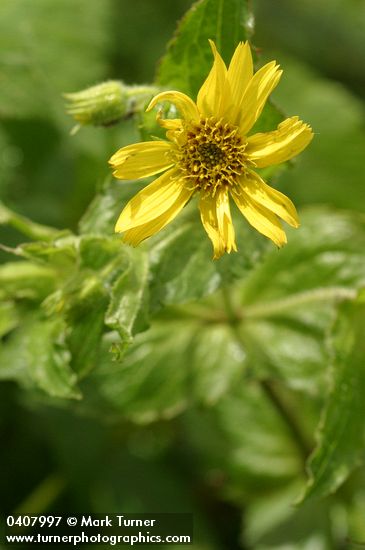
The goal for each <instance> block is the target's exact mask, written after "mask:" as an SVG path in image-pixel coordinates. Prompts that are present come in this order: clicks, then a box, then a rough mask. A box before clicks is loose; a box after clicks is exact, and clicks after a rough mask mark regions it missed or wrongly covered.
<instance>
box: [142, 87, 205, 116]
mask: <svg viewBox="0 0 365 550" xmlns="http://www.w3.org/2000/svg"><path fill="white" fill-rule="evenodd" d="M162 101H169V102H170V103H173V104H174V105H176V108H177V109H178V110H179V111H180V112H181V114H182V115H183V118H184V119H185V120H187V121H190V120H195V121H198V120H199V111H198V108H197V106H196V105H195V103H194V101H193V100H192V99H190V97H189V96H187V95H185V94H183V93H181V92H176V91H174V90H170V91H168V92H161V93H160V94H157V95H156V96H155V97H153V98H152V100H151V102H150V104H149V105H148V107H147V109H146V111H150V110H151V109H153V107H154V106H155V105H157V103H161V102H162Z"/></svg>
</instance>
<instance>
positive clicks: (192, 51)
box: [157, 0, 253, 97]
mask: <svg viewBox="0 0 365 550" xmlns="http://www.w3.org/2000/svg"><path fill="white" fill-rule="evenodd" d="M252 26H253V15H252V13H251V11H250V9H249V2H248V1H247V0H200V1H199V2H196V3H195V4H194V5H193V6H192V8H191V9H190V10H189V11H188V12H187V14H186V15H185V17H184V18H183V20H182V21H181V23H180V25H179V27H178V29H177V32H176V36H175V37H174V38H173V40H172V41H171V42H170V44H169V46H168V49H167V53H166V55H165V56H164V57H163V59H162V61H161V65H160V67H159V71H158V77H157V81H158V83H159V84H161V85H162V86H168V87H173V88H175V89H176V90H179V91H181V92H185V93H187V94H188V95H191V96H192V97H195V96H196V94H197V92H198V89H199V88H200V86H201V85H202V83H203V81H204V80H205V78H206V77H207V76H208V73H209V71H210V68H211V65H212V53H211V49H210V46H209V43H208V40H209V39H212V40H214V41H215V43H216V45H217V48H218V50H219V51H220V53H221V55H222V57H223V59H224V60H225V61H226V62H228V61H229V60H230V58H231V56H232V54H233V52H234V50H235V47H236V46H237V44H238V42H239V41H240V40H247V39H248V38H249V37H250V35H251V33H252Z"/></svg>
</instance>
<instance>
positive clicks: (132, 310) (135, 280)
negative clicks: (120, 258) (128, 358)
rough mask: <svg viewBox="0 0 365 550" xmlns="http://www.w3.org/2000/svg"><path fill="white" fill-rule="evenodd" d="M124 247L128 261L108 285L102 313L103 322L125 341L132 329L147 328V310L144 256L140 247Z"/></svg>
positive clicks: (132, 331) (145, 258)
mask: <svg viewBox="0 0 365 550" xmlns="http://www.w3.org/2000/svg"><path fill="white" fill-rule="evenodd" d="M128 251H129V254H128V256H129V264H128V266H127V267H126V268H125V270H124V271H123V272H122V273H121V274H120V276H119V277H118V278H117V279H116V281H115V283H114V285H113V287H112V290H111V298H110V304H109V307H108V310H107V312H106V316H105V323H106V324H107V325H108V326H109V327H111V328H113V329H115V330H117V331H118V332H119V334H120V335H121V338H122V341H123V342H126V343H129V342H131V340H132V336H133V335H134V334H135V333H136V332H139V331H140V330H143V329H145V328H147V310H148V301H147V297H148V294H147V282H148V257H147V255H146V254H145V252H144V251H143V250H136V249H135V250H133V249H128Z"/></svg>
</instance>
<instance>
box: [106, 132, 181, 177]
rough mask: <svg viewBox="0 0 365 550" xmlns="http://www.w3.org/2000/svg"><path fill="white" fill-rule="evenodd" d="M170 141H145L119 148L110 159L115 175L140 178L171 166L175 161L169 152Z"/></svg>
mask: <svg viewBox="0 0 365 550" xmlns="http://www.w3.org/2000/svg"><path fill="white" fill-rule="evenodd" d="M170 150H171V144H170V143H169V142H168V141H145V142H142V143H135V144H133V145H127V146H126V147H123V148H122V149H119V151H117V152H116V153H115V154H114V155H113V156H112V157H111V159H110V160H109V164H111V165H112V167H113V168H114V172H113V176H115V177H116V178H119V179H126V180H127V179H139V178H146V177H148V176H153V175H155V174H158V173H159V172H162V171H163V170H166V169H167V168H170V167H171V166H172V165H173V164H174V163H173V162H172V161H171V159H169V157H168V155H167V154H166V153H168V152H169V151H170Z"/></svg>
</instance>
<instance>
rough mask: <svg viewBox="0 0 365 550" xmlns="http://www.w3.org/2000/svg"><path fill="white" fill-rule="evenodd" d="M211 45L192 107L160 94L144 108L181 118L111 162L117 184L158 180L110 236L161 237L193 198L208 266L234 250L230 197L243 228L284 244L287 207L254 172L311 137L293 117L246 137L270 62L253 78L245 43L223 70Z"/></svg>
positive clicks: (274, 76)
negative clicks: (208, 248) (164, 105)
mask: <svg viewBox="0 0 365 550" xmlns="http://www.w3.org/2000/svg"><path fill="white" fill-rule="evenodd" d="M210 45H211V48H212V50H213V55H214V63H213V67H212V69H211V71H210V73H209V75H208V77H207V78H206V80H205V82H204V83H203V85H202V87H201V88H200V90H199V93H198V97H197V100H196V103H195V102H194V101H193V100H192V99H190V98H189V97H188V96H187V95H185V94H183V93H181V92H178V91H163V92H161V93H159V94H157V95H156V96H155V97H154V98H153V99H152V101H151V102H150V104H149V106H148V108H147V111H149V110H151V109H152V108H153V107H155V106H156V105H157V104H158V103H161V102H165V101H168V102H170V103H172V104H174V105H175V106H176V108H177V110H178V112H179V113H180V115H181V118H177V119H166V118H165V119H163V118H162V116H161V114H158V115H157V120H158V122H159V124H160V125H161V126H162V127H163V128H165V129H166V138H167V139H166V140H164V141H163V140H159V141H148V142H143V143H136V144H133V145H128V146H126V147H123V148H122V149H120V150H119V151H117V152H116V153H115V154H114V155H113V156H112V157H111V159H110V161H109V162H110V164H111V165H112V167H113V169H114V171H113V175H114V176H115V177H116V178H118V179H129V180H130V179H139V178H145V177H148V176H153V175H156V174H161V173H162V175H159V177H157V179H155V180H154V181H153V182H152V183H150V184H149V185H147V186H146V187H145V188H144V189H142V190H141V191H140V192H139V193H137V194H136V195H135V197H134V198H132V200H130V201H129V202H128V204H127V205H126V206H125V208H124V210H123V211H122V213H121V214H120V217H119V219H118V221H117V224H116V227H115V231H116V232H117V233H124V236H123V240H124V242H126V243H129V244H131V245H133V246H137V245H138V244H139V243H140V242H141V241H143V240H144V239H146V238H148V237H150V236H151V235H154V234H155V233H157V232H158V231H160V230H161V229H163V228H164V227H165V226H166V225H167V224H168V223H169V222H171V221H172V220H173V219H174V218H175V217H176V216H177V214H178V213H179V212H180V211H181V210H182V209H183V208H184V206H185V205H186V204H187V203H188V201H189V200H190V199H191V198H192V196H193V195H198V196H199V210H200V217H201V221H202V224H203V226H204V229H205V231H206V232H207V234H208V236H209V238H210V239H211V241H212V243H213V248H214V259H217V258H220V257H221V256H222V255H223V254H224V252H228V253H230V252H231V251H232V250H234V251H236V250H237V246H236V240H235V230H234V227H233V223H232V217H231V211H230V197H232V199H233V201H234V202H235V204H236V205H237V207H238V209H239V210H240V211H241V213H242V214H243V215H244V217H245V218H246V220H247V221H248V222H249V223H250V224H251V225H252V226H253V227H254V228H255V229H257V231H259V232H260V233H262V234H263V235H265V236H266V237H268V238H269V239H271V240H272V241H273V242H274V243H275V244H276V245H277V246H278V247H281V246H283V245H284V244H285V243H286V242H287V239H286V234H285V232H284V230H283V228H282V225H281V223H280V220H279V218H281V219H282V220H284V221H285V222H287V223H288V224H289V225H291V226H292V227H298V225H299V220H298V215H297V212H296V209H295V206H294V205H293V203H292V202H291V200H290V199H289V198H288V197H286V196H285V195H284V194H283V193H281V192H280V191H277V190H276V189H274V188H272V187H270V186H269V185H267V184H266V183H265V182H264V181H263V179H262V178H261V177H260V175H259V174H258V173H257V172H256V171H255V170H256V168H265V167H267V166H270V165H274V164H279V163H282V162H285V161H287V160H289V159H291V158H292V157H294V156H296V155H297V154H299V153H300V152H301V151H303V149H304V148H305V147H306V146H307V145H308V144H309V142H310V141H311V139H312V137H313V132H312V129H311V127H310V126H309V125H308V124H305V123H304V122H302V121H301V120H299V118H298V117H296V116H294V117H290V118H287V119H286V120H284V121H283V122H281V123H280V124H279V125H278V127H277V128H276V129H275V130H273V131H270V132H265V133H254V134H252V135H250V131H251V129H252V128H253V126H254V124H255V122H256V121H257V119H258V118H259V116H260V114H261V112H262V110H263V108H264V106H265V103H266V101H267V99H268V97H269V95H270V94H271V92H272V91H273V90H274V88H275V87H276V85H277V84H278V82H279V80H280V77H281V74H282V71H281V70H280V69H279V65H277V63H276V61H271V62H270V63H267V64H266V65H264V66H263V67H262V68H261V69H260V70H258V71H257V72H256V73H254V71H253V62H252V55H251V49H250V46H249V43H248V42H246V43H240V44H239V45H238V46H237V48H236V50H235V52H234V54H233V57H232V59H231V62H230V64H229V67H228V69H227V67H226V65H225V63H224V61H223V59H222V58H221V56H220V54H219V53H218V51H217V49H216V46H215V44H214V42H212V41H210Z"/></svg>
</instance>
